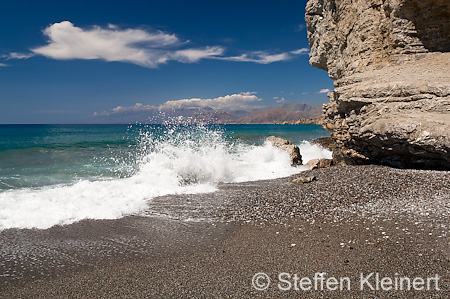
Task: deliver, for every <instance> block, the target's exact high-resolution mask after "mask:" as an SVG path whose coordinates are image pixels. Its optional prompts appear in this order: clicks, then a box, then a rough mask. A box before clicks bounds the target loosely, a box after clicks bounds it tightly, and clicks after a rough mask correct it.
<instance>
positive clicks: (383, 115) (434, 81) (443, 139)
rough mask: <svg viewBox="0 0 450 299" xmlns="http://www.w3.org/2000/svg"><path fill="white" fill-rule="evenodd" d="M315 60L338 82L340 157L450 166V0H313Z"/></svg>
mask: <svg viewBox="0 0 450 299" xmlns="http://www.w3.org/2000/svg"><path fill="white" fill-rule="evenodd" d="M305 18H306V25H307V31H308V39H309V44H310V46H311V52H310V63H311V65H313V66H315V67H317V68H320V69H323V70H326V71H328V74H329V76H330V77H331V78H332V79H334V80H335V83H334V86H335V89H334V90H333V91H332V92H330V93H328V97H329V99H330V103H327V104H325V105H324V106H323V117H324V122H323V125H322V126H323V127H324V128H325V129H326V130H328V131H330V132H331V134H332V135H331V137H332V139H333V140H334V142H335V143H336V148H334V149H333V158H334V160H335V161H336V162H337V164H370V163H372V164H387V165H392V166H396V167H412V168H438V169H450V80H449V79H450V77H449V74H450V53H449V52H450V26H448V24H450V2H449V1H448V0H402V1H394V0H385V1H384V0H383V1H378V0H367V1H351V0H310V1H309V2H308V4H307V6H306V16H305Z"/></svg>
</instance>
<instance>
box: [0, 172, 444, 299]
mask: <svg viewBox="0 0 450 299" xmlns="http://www.w3.org/2000/svg"><path fill="white" fill-rule="evenodd" d="M300 175H301V176H303V175H315V176H316V177H317V181H314V182H312V183H309V184H304V185H295V184H292V183H291V181H292V179H293V178H295V177H298V176H299V175H294V176H292V177H287V178H281V179H275V180H267V181H258V182H247V183H240V184H224V185H222V186H220V188H219V191H217V192H214V193H209V194H197V195H179V196H168V197H162V198H158V199H157V200H155V201H154V202H153V203H152V204H151V207H150V209H149V212H148V213H149V214H150V215H155V214H159V216H157V217H155V216H153V217H137V216H130V217H125V218H122V219H119V220H108V221H104V220H100V221H90V220H89V221H81V222H79V223H76V224H72V225H68V226H63V227H54V228H52V229H49V230H42V231H39V230H9V231H4V232H1V233H0V237H1V238H2V239H3V240H2V241H5V240H9V243H5V242H3V244H5V245H4V248H3V250H2V260H3V261H2V262H3V263H2V264H3V267H5V257H6V256H7V254H6V253H7V252H8V251H9V252H10V253H11V252H14V254H15V255H16V256H17V257H21V259H19V260H21V261H24V262H25V263H24V264H23V265H13V264H11V263H10V264H8V263H6V265H9V266H10V267H13V268H14V271H16V272H17V271H24V270H23V269H26V270H27V271H28V270H30V269H33V267H35V269H37V268H39V267H41V268H42V267H43V269H44V268H47V272H48V274H49V276H45V275H44V277H43V278H42V279H36V278H34V279H33V278H32V277H31V276H29V273H30V272H29V271H28V272H27V271H25V272H26V273H28V274H26V275H25V279H22V280H19V281H16V282H13V283H6V281H7V280H10V278H9V279H6V278H5V276H2V280H3V281H2V283H1V285H2V286H3V287H2V292H1V297H4V298H8V297H30V298H44V297H50V296H58V297H92V296H95V297H100V298H107V297H114V296H133V297H143V296H151V297H199V296H203V297H265V298H267V297H274V298H276V297H281V296H282V297H298V296H301V297H310V298H317V296H325V297H327V298H342V297H361V296H365V297H368V298H371V297H380V296H383V298H386V297H388V298H389V297H396V298H399V297H400V298H410V297H411V296H414V297H415V298H419V297H421V296H423V297H427V298H429V297H445V296H448V295H449V294H450V284H449V280H448V273H447V265H448V262H449V260H450V253H449V250H448V247H449V245H448V244H449V242H450V237H449V236H447V234H448V233H449V226H448V214H449V209H450V208H449V207H448V206H447V202H448V199H449V198H450V183H449V182H450V180H449V178H450V172H448V171H425V170H409V169H403V170H401V169H394V168H388V167H384V166H373V165H368V166H342V167H333V168H329V169H316V170H312V171H307V172H303V173H301V174H300ZM169 207H172V208H171V209H172V210H171V215H172V219H165V218H164V217H162V215H164V211H166V210H167V209H168V208H169ZM186 207H188V209H187V208H186ZM186 211H187V212H186ZM193 216H194V217H193ZM176 218H178V219H176ZM199 218H200V219H204V218H207V219H210V220H209V221H198V220H196V221H193V220H195V219H199ZM155 228H159V230H154V229H155ZM152 229H153V230H152ZM155 231H156V233H155ZM33 235H34V236H35V238H31V239H30V236H33ZM27 242H28V243H27ZM26 244H29V245H30V244H33V246H38V247H40V248H42V250H41V251H39V252H37V251H36V247H33V248H34V250H33V248H31V250H30V247H27V246H25V245H26ZM52 244H53V245H52ZM71 258H72V259H73V261H74V262H77V261H83V262H84V264H83V265H82V266H81V267H70V265H69V264H70V263H69V262H68V260H70V259H71ZM51 260H53V261H54V264H51V262H49V261H51ZM27 261H28V262H27ZM27 263H28V264H27ZM61 265H64V266H61ZM36 267H37V268H36ZM21 269H22V270H21ZM64 269H67V270H64ZM41 271H43V270H41ZM3 272H4V271H3ZM258 272H264V273H267V275H269V277H270V278H271V280H272V281H275V282H276V280H277V275H278V274H279V273H280V272H287V273H292V274H294V273H297V274H298V275H299V276H309V277H313V275H314V273H317V272H326V273H329V276H335V277H344V276H348V277H350V278H351V279H352V282H354V283H353V284H352V289H351V290H344V291H328V290H325V291H314V290H312V291H308V292H304V291H294V290H291V291H280V290H279V289H278V288H277V287H276V285H275V284H274V285H272V286H271V287H269V288H268V289H267V290H266V291H257V290H255V289H254V288H253V287H252V284H251V281H252V277H253V275H254V274H255V273H258ZM371 272H377V273H380V275H382V276H390V277H393V276H394V275H395V273H399V274H400V275H404V276H410V277H416V276H423V277H428V276H432V275H435V274H439V275H440V276H441V279H440V281H439V288H440V290H439V291H437V290H432V291H426V292H424V291H412V290H411V291H372V290H369V289H367V290H363V291H360V290H359V288H358V285H357V283H356V280H357V278H358V276H359V275H360V273H366V274H368V273H371ZM44 273H46V272H45V271H44ZM55 274H58V275H59V277H57V275H55ZM27 275H28V276H27ZM26 277H28V279H27V278H26Z"/></svg>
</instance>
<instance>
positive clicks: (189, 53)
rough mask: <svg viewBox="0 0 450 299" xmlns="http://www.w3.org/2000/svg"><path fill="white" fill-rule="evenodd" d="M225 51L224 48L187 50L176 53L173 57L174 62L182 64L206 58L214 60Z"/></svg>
mask: <svg viewBox="0 0 450 299" xmlns="http://www.w3.org/2000/svg"><path fill="white" fill-rule="evenodd" d="M223 52H224V49H223V48H222V47H206V48H204V49H186V50H180V51H176V52H175V53H174V54H173V55H172V56H173V58H174V60H177V61H180V62H197V61H199V60H200V59H204V58H214V57H217V56H218V55H222V54H223Z"/></svg>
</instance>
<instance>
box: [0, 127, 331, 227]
mask: <svg viewBox="0 0 450 299" xmlns="http://www.w3.org/2000/svg"><path fill="white" fill-rule="evenodd" d="M271 135H275V136H278V137H282V138H285V139H289V140H291V141H292V142H293V143H294V144H297V145H299V146H300V150H301V154H302V156H303V160H304V161H307V160H309V159H312V158H316V157H329V156H330V155H331V153H329V152H328V151H326V150H324V149H322V148H319V147H318V146H315V145H312V144H310V143H309V141H311V140H313V139H315V138H318V137H324V136H329V133H328V132H326V131H325V130H323V129H322V128H321V127H320V126H319V125H200V124H196V125H0V230H1V229H6V228H13V227H18V228H33V227H34V228H48V227H51V226H53V225H56V224H68V223H73V222H75V221H79V220H82V219H86V218H91V219H115V218H120V217H123V216H125V215H128V214H133V213H139V211H141V210H143V209H145V206H146V203H147V202H148V201H151V199H152V198H154V197H156V196H161V195H168V194H180V193H201V192H213V191H214V190H216V187H217V186H218V184H220V183H233V182H243V181H252V180H261V179H271V178H277V177H283V176H288V175H292V174H294V173H296V172H299V171H301V170H302V168H301V167H300V168H295V167H291V166H290V161H289V157H288V155H287V154H286V153H284V152H281V151H279V150H278V149H276V148H274V147H272V146H271V145H270V144H266V143H264V140H265V138H266V137H267V136H271Z"/></svg>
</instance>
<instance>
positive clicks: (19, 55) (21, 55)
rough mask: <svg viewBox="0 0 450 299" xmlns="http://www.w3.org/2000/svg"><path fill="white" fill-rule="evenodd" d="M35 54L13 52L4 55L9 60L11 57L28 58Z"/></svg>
mask: <svg viewBox="0 0 450 299" xmlns="http://www.w3.org/2000/svg"><path fill="white" fill-rule="evenodd" d="M33 56H34V54H33V53H17V52H11V53H9V54H7V55H3V57H4V58H6V59H7V60H9V59H28V58H31V57H33Z"/></svg>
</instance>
